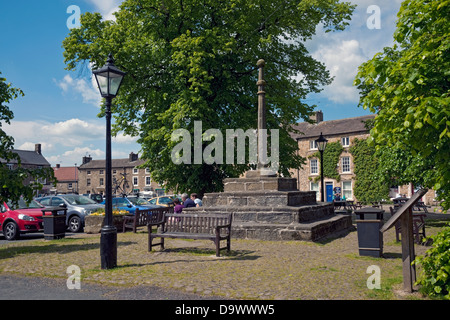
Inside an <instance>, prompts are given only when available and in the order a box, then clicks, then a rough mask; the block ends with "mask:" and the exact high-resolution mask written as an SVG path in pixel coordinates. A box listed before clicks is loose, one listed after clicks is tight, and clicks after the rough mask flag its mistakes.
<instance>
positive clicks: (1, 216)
mask: <svg viewBox="0 0 450 320" xmlns="http://www.w3.org/2000/svg"><path fill="white" fill-rule="evenodd" d="M5 216H6V207H5V206H4V205H3V203H2V204H1V205H0V228H2V226H3V221H5Z"/></svg>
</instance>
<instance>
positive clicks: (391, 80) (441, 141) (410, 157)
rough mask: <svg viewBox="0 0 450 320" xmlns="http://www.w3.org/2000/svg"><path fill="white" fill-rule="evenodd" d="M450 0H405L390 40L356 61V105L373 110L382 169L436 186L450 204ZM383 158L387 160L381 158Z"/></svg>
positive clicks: (373, 132)
mask: <svg viewBox="0 0 450 320" xmlns="http://www.w3.org/2000/svg"><path fill="white" fill-rule="evenodd" d="M449 4H450V1H435V0H432V1H430V0H408V1H404V2H403V3H402V5H401V8H400V11H399V13H398V21H397V29H396V31H395V33H394V40H395V42H394V45H393V46H392V47H386V48H384V50H383V52H382V53H377V54H376V55H375V56H374V57H373V58H372V59H371V60H369V61H367V62H365V63H364V64H362V65H361V66H360V67H359V73H358V75H357V78H356V80H355V85H357V86H358V88H359V89H360V92H361V99H360V105H361V106H362V107H363V108H365V109H370V110H371V111H372V112H374V113H377V114H378V116H377V117H376V118H375V121H374V125H373V128H372V130H371V132H370V133H371V139H372V140H373V141H372V142H373V143H375V144H376V145H377V148H378V152H379V155H380V157H379V159H380V161H382V164H381V165H382V168H381V169H382V170H383V171H384V172H385V174H386V175H390V177H391V178H394V179H396V180H397V181H403V182H407V181H409V182H414V183H415V184H416V185H421V186H423V187H428V188H434V189H435V190H436V191H438V193H439V195H440V198H441V199H443V200H445V202H444V206H445V207H446V208H448V207H450V202H449V199H450V170H449V169H450V167H449V156H450V108H449V101H450V97H449V90H450V81H449V77H450V36H449V35H450V24H449V22H448V17H449V16H450V5H449ZM383 160H385V161H383Z"/></svg>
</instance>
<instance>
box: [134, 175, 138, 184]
mask: <svg viewBox="0 0 450 320" xmlns="http://www.w3.org/2000/svg"><path fill="white" fill-rule="evenodd" d="M137 185H138V177H133V186H137Z"/></svg>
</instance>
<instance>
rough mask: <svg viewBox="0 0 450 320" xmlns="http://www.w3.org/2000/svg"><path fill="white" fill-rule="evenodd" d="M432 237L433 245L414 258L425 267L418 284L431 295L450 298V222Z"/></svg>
mask: <svg viewBox="0 0 450 320" xmlns="http://www.w3.org/2000/svg"><path fill="white" fill-rule="evenodd" d="M431 238H432V239H433V247H432V248H431V249H429V250H427V252H426V253H425V256H419V257H417V258H416V259H415V260H414V263H416V264H420V265H422V268H423V272H422V274H421V275H420V277H419V279H418V281H417V283H416V284H418V285H421V286H422V288H421V291H422V292H424V293H425V294H427V295H429V296H434V297H443V298H444V299H448V300H450V223H449V224H448V225H447V226H446V227H444V229H443V230H442V231H441V232H439V233H438V234H436V235H435V236H432V237H431Z"/></svg>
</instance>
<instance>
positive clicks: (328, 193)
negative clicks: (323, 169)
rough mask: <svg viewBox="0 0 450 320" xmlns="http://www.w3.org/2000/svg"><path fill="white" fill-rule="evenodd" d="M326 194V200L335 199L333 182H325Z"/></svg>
mask: <svg viewBox="0 0 450 320" xmlns="http://www.w3.org/2000/svg"><path fill="white" fill-rule="evenodd" d="M325 195H326V199H325V201H326V202H332V201H333V182H325Z"/></svg>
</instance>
